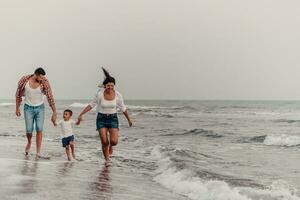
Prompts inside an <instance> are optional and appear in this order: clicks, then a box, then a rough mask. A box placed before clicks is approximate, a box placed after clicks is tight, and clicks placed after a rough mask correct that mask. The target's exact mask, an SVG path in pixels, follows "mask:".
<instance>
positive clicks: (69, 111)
mask: <svg viewBox="0 0 300 200" xmlns="http://www.w3.org/2000/svg"><path fill="white" fill-rule="evenodd" d="M65 112H68V113H70V115H71V116H72V115H73V111H72V110H70V109H66V110H65V111H64V113H65Z"/></svg>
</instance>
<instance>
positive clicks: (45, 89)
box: [16, 75, 55, 106]
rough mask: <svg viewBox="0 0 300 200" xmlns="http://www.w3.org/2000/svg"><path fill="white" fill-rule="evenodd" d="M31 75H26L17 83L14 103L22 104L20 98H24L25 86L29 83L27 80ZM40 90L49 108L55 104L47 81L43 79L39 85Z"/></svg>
mask: <svg viewBox="0 0 300 200" xmlns="http://www.w3.org/2000/svg"><path fill="white" fill-rule="evenodd" d="M32 76H33V75H26V76H23V77H22V78H21V79H20V80H19V83H18V88H17V92H16V102H17V103H20V104H21V102H22V97H23V96H25V85H26V84H27V82H28V81H29V79H30V78H31V77H32ZM40 88H41V91H42V93H43V94H44V95H46V97H47V99H48V103H49V105H50V106H52V105H54V104H55V101H54V97H53V94H52V90H51V87H50V83H49V81H48V79H46V78H44V79H43V80H42V82H41V84H40Z"/></svg>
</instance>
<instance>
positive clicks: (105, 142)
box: [99, 128, 109, 160]
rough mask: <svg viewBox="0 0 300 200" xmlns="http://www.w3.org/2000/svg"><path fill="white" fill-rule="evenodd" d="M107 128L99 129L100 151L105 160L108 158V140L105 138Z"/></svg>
mask: <svg viewBox="0 0 300 200" xmlns="http://www.w3.org/2000/svg"><path fill="white" fill-rule="evenodd" d="M107 131H108V130H107V128H101V129H100V130H99V135H100V140H101V144H102V153H103V156H104V158H105V160H108V159H109V142H108V138H107Z"/></svg>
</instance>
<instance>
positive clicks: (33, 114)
mask: <svg viewBox="0 0 300 200" xmlns="http://www.w3.org/2000/svg"><path fill="white" fill-rule="evenodd" d="M24 117H25V125H26V133H27V134H32V132H33V131H34V129H35V130H36V131H43V127H44V119H45V105H44V104H42V105H40V106H29V105H27V104H25V105H24Z"/></svg>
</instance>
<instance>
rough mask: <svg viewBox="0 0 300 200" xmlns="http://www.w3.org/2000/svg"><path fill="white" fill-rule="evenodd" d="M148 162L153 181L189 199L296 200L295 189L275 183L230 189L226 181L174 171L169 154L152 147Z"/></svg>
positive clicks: (185, 170) (159, 147)
mask: <svg viewBox="0 0 300 200" xmlns="http://www.w3.org/2000/svg"><path fill="white" fill-rule="evenodd" d="M151 158H152V159H154V160H156V162H157V166H158V168H157V170H156V174H155V177H154V181H156V182H157V183H159V184H161V185H162V186H164V187H166V188H167V189H169V190H171V191H174V192H175V193H177V194H180V195H184V196H186V197H188V198H189V199H192V200H196V199H203V200H252V199H253V200H254V199H261V200H267V199H275V200H277V199H278V200H279V199H280V200H281V199H290V200H299V199H300V198H299V197H298V196H297V195H296V189H294V187H292V186H289V185H288V184H283V183H281V182H279V184H278V183H277V182H275V183H273V184H272V185H270V186H269V187H266V188H265V189H261V188H255V187H232V186H230V185H229V184H228V183H227V182H226V181H220V180H204V179H202V178H201V177H199V176H195V174H194V173H193V172H192V171H191V170H189V169H182V168H181V169H180V168H177V167H176V165H175V164H174V162H173V161H172V159H171V158H170V157H169V154H167V153H166V152H164V151H163V147H161V146H159V145H158V146H155V147H154V148H153V149H152V152H151Z"/></svg>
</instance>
